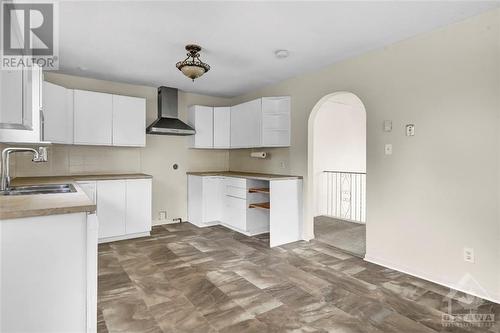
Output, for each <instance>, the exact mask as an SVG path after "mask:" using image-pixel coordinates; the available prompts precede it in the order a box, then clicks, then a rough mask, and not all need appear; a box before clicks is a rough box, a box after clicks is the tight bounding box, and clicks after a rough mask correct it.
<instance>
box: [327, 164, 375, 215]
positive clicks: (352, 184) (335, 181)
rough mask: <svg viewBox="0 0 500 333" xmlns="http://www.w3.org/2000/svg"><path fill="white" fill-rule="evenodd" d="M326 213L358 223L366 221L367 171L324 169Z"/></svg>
mask: <svg viewBox="0 0 500 333" xmlns="http://www.w3.org/2000/svg"><path fill="white" fill-rule="evenodd" d="M323 177H324V190H325V192H326V193H325V194H326V195H325V196H324V197H325V198H326V204H325V206H324V207H325V210H326V215H328V216H331V217H334V218H337V219H341V220H347V221H354V222H358V223H365V222H366V173H361V172H344V171H324V172H323Z"/></svg>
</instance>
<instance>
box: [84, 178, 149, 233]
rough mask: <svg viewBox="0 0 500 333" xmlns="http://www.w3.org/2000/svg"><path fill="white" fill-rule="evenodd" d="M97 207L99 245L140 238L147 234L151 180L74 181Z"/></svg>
mask: <svg viewBox="0 0 500 333" xmlns="http://www.w3.org/2000/svg"><path fill="white" fill-rule="evenodd" d="M76 183H77V184H78V186H80V188H81V189H82V190H83V192H85V194H87V196H88V197H89V198H90V199H91V200H92V202H94V203H95V204H96V205H97V217H98V219H99V242H100V243H104V242H107V241H114V240H119V239H127V238H133V237H141V236H145V235H147V234H149V232H150V231H151V221H152V216H151V208H152V207H151V202H152V195H151V189H152V180H151V179H121V180H98V181H77V182H76Z"/></svg>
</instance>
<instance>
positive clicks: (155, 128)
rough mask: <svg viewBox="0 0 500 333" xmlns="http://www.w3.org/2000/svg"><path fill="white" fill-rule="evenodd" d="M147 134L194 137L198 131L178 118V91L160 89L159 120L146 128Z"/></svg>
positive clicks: (165, 88) (166, 88) (167, 88)
mask: <svg viewBox="0 0 500 333" xmlns="http://www.w3.org/2000/svg"><path fill="white" fill-rule="evenodd" d="M146 133H147V134H162V135H193V134H195V133H196V131H195V130H194V129H193V128H192V127H191V126H189V125H188V124H186V123H184V122H182V121H180V120H179V118H178V110H177V89H175V88H169V87H160V88H158V119H156V120H155V121H154V122H153V123H152V124H151V125H149V126H148V128H146Z"/></svg>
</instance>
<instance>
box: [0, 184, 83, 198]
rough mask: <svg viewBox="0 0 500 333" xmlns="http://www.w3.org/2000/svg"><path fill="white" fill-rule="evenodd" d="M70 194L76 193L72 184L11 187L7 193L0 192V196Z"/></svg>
mask: <svg viewBox="0 0 500 333" xmlns="http://www.w3.org/2000/svg"><path fill="white" fill-rule="evenodd" d="M72 192H76V189H75V187H74V186H73V185H72V184H47V185H28V186H11V187H10V189H9V190H8V191H0V196H1V195H29V194H53V193H72Z"/></svg>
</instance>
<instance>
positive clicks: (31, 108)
mask: <svg viewBox="0 0 500 333" xmlns="http://www.w3.org/2000/svg"><path fill="white" fill-rule="evenodd" d="M41 76H42V71H41V69H40V67H38V66H37V65H33V67H30V68H24V69H16V70H10V71H9V70H1V71H0V142H11V143H39V142H41V141H43V137H42V135H41V134H42V130H41V127H42V125H43V124H42V123H41V122H40V113H41V90H42V87H41V82H42V81H41Z"/></svg>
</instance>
